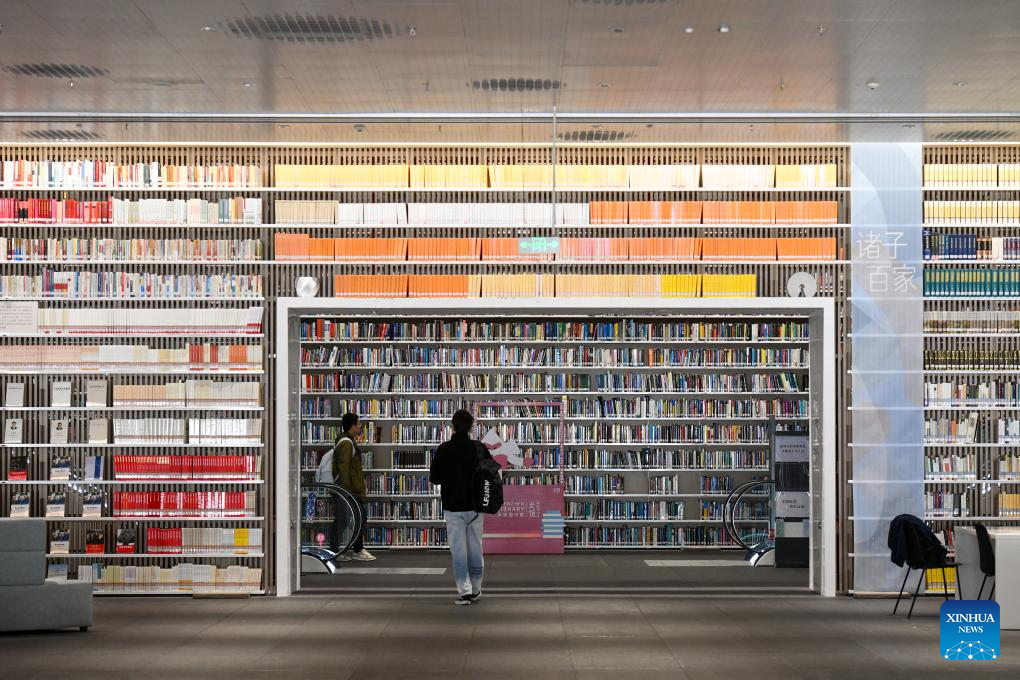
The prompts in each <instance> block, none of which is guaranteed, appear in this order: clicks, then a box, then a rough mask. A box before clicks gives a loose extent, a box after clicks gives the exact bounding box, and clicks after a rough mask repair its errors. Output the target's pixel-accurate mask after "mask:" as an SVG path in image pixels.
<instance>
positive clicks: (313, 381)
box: [301, 372, 804, 395]
mask: <svg viewBox="0 0 1020 680" xmlns="http://www.w3.org/2000/svg"><path fill="white" fill-rule="evenodd" d="M443 375H444V376H448V375H450V374H443ZM404 377H407V378H412V379H410V380H404V379H403V378H401V380H400V381H394V380H393V376H391V375H389V374H373V375H370V376H363V375H358V374H351V375H346V376H342V375H341V374H339V373H305V374H303V375H302V376H301V380H302V391H303V392H304V393H306V394H314V393H316V392H334V393H340V392H351V391H360V392H364V393H371V392H380V393H386V392H400V391H403V390H410V389H412V385H414V386H421V387H422V388H424V389H419V390H416V391H434V392H437V393H442V392H445V391H447V390H448V391H450V392H463V391H472V390H469V389H468V388H467V386H468V385H472V386H475V387H477V388H479V389H482V388H484V389H488V390H493V392H492V393H493V394H498V393H500V392H506V393H508V394H513V393H528V392H535V391H539V392H541V391H543V390H545V391H552V392H556V393H560V394H564V393H565V394H567V395H569V393H570V392H571V391H578V392H580V391H585V392H587V391H596V392H609V391H613V392H635V393H639V392H644V391H649V392H670V393H673V392H675V393H705V392H709V393H713V394H730V393H747V392H756V393H757V392H767V393H770V394H781V393H784V392H797V391H800V390H801V389H803V387H804V381H803V380H802V379H801V378H800V377H798V376H797V374H796V373H785V372H784V373H768V374H753V373H751V374H749V373H743V372H741V373H718V374H704V373H697V374H686V375H685V374H683V373H674V372H668V373H664V374H653V375H651V376H644V375H642V374H632V375H621V374H615V375H603V376H597V377H596V379H594V380H593V379H592V378H591V376H569V380H568V377H567V376H565V375H560V376H556V377H554V376H552V375H548V374H547V375H543V376H536V375H524V374H518V375H517V376H508V375H505V374H504V375H491V376H490V375H488V374H484V375H476V376H470V377H468V378H466V379H464V380H460V379H459V378H440V377H439V376H436V375H430V376H427V377H422V376H404ZM495 388H499V389H495Z"/></svg>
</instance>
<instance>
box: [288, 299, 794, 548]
mask: <svg viewBox="0 0 1020 680" xmlns="http://www.w3.org/2000/svg"><path fill="white" fill-rule="evenodd" d="M300 323H301V370H300V378H299V384H300V385H301V390H302V393H301V433H302V440H301V449H302V454H301V455H302V460H301V470H302V474H305V475H308V474H312V473H313V472H314V470H315V469H316V468H317V466H318V462H319V459H320V457H321V455H322V453H323V452H324V451H326V450H329V448H330V446H331V445H332V442H333V441H335V439H336V436H337V430H338V429H339V420H340V416H342V414H343V413H344V412H346V411H354V412H357V413H362V414H365V417H366V420H369V421H370V425H368V428H367V429H368V432H369V434H368V435H367V437H366V439H367V441H366V442H365V443H363V444H362V446H364V447H365V448H366V449H367V450H368V451H369V452H370V454H369V456H368V458H367V465H366V476H367V481H368V491H369V502H370V508H369V519H368V530H367V532H368V533H367V538H368V542H369V543H370V544H371V545H374V546H381V547H405V546H413V547H444V543H445V538H444V534H443V521H442V514H441V508H440V505H439V503H438V502H437V499H436V496H437V490H436V489H434V488H433V487H432V486H431V485H430V484H429V483H428V479H427V476H428V463H429V462H430V460H431V452H432V450H434V448H435V446H437V445H438V444H439V443H441V442H443V441H445V440H446V439H448V438H449V436H450V428H449V418H450V416H451V415H452V414H453V412H454V411H455V410H457V409H459V408H467V409H469V410H470V411H472V412H473V413H478V414H479V426H480V428H479V433H478V434H479V435H483V434H485V433H487V432H488V431H489V430H495V431H496V433H497V434H499V435H500V436H501V438H503V439H512V440H513V441H515V442H517V443H518V444H519V445H520V446H521V447H522V449H523V453H524V459H525V464H524V465H512V466H510V467H508V468H507V470H506V471H505V476H506V479H507V483H509V484H524V485H531V484H562V485H563V486H564V490H565V498H566V503H567V507H566V509H565V513H564V514H565V517H566V520H565V522H566V546H567V547H568V548H575V549H577V548H591V549H610V548H627V549H634V548H701V547H707V548H719V547H728V546H732V545H734V543H733V541H732V540H731V539H730V537H729V536H728V535H727V534H726V533H725V532H724V531H723V530H722V505H723V501H724V500H725V497H726V495H727V494H728V492H729V491H730V490H732V489H733V488H734V485H737V484H740V483H742V482H746V481H749V480H750V479H752V478H753V477H754V476H755V475H758V476H767V471H768V470H769V469H770V468H769V457H768V448H769V441H770V440H769V422H770V420H771V421H773V422H774V423H776V426H777V428H778V429H779V431H790V432H793V431H798V432H807V431H808V425H809V422H810V407H809V398H808V393H809V391H808V390H809V378H808V375H809V371H810V362H809V360H808V349H807V347H808V343H809V342H810V333H809V329H808V323H807V321H806V319H804V318H790V317H783V318H780V317H776V316H767V315H760V316H752V315H746V316H740V315H735V316H726V315H718V316H713V315H710V316H695V315H677V316H667V315H636V316H623V317H621V316H602V317H599V318H597V320H596V319H595V318H593V317H591V316H587V315H584V314H575V315H571V314H570V313H569V312H558V313H545V314H543V313H540V312H539V310H536V313H535V314H534V315H528V316H526V317H522V316H517V315H515V316H513V317H504V316H492V315H484V314H481V315H479V314H477V313H475V314H471V315H452V316H439V317H437V316H436V315H432V314H430V315H413V314H395V315H393V316H380V314H378V313H376V314H372V315H370V316H358V315H357V314H350V315H348V314H345V315H343V316H340V317H338V316H322V315H316V316H309V317H305V318H302V319H301V322H300ZM560 399H562V400H563V402H562V403H563V409H564V414H563V421H562V422H563V424H562V425H561V424H560V423H561V420H560V415H559V413H558V412H557V409H552V408H549V407H545V408H534V407H530V406H529V405H528V402H531V401H535V400H560ZM479 402H484V403H487V405H481V406H479V405H478V404H479ZM491 402H497V403H498V405H493V404H492V403H491ZM560 427H563V428H565V430H564V431H563V432H561V431H560ZM323 443H324V444H325V445H323ZM561 475H562V477H561ZM768 517H769V511H768V504H767V499H766V498H755V499H752V500H751V501H750V502H748V503H746V504H745V505H744V506H743V507H742V508H741V511H740V512H739V514H738V516H737V524H738V525H741V526H742V527H744V530H745V532H746V534H745V535H746V536H756V537H758V538H759V539H760V538H762V537H764V534H765V533H766V529H767V525H768Z"/></svg>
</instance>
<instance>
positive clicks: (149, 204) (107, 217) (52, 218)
mask: <svg viewBox="0 0 1020 680" xmlns="http://www.w3.org/2000/svg"><path fill="white" fill-rule="evenodd" d="M0 222H12V223H14V222H19V223H20V222H23V223H28V224H114V225H121V224H123V225H128V224H165V225H207V224H261V223H262V199H261V198H244V197H241V196H237V197H234V198H222V199H220V200H218V201H207V200H205V199H204V198H188V199H184V198H143V199H140V200H137V201H132V200H122V199H119V198H113V197H110V198H109V199H107V200H105V201H78V200H75V199H71V198H67V199H55V198H25V199H21V198H0Z"/></svg>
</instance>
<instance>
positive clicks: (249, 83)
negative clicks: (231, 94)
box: [244, 80, 255, 87]
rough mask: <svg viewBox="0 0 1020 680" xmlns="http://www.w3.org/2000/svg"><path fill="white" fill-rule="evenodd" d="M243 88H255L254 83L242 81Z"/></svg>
mask: <svg viewBox="0 0 1020 680" xmlns="http://www.w3.org/2000/svg"><path fill="white" fill-rule="evenodd" d="M244 86H245V87H255V83H253V82H251V81H248V80H246V81H244Z"/></svg>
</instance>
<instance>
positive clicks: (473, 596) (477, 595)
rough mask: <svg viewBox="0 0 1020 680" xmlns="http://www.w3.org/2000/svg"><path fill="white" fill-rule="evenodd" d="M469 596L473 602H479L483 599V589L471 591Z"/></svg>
mask: <svg viewBox="0 0 1020 680" xmlns="http://www.w3.org/2000/svg"><path fill="white" fill-rule="evenodd" d="M468 597H470V598H471V601H472V602H478V600H480V599H482V591H480V590H479V591H478V592H477V593H471V594H470V595H468Z"/></svg>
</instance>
